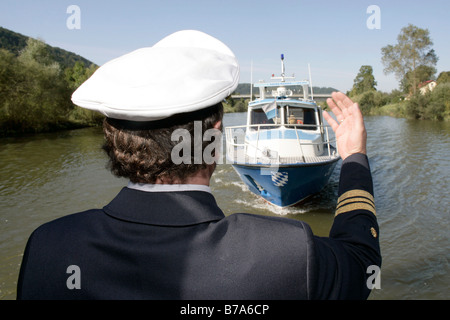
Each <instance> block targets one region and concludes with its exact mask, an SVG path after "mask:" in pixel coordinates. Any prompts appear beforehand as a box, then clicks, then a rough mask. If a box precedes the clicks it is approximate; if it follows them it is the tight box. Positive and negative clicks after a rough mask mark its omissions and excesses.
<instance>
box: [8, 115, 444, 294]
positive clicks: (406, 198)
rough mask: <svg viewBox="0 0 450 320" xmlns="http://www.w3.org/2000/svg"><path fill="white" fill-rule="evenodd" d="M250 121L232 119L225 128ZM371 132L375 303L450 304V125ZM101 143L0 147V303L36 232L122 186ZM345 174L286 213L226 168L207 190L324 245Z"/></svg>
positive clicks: (372, 122) (80, 134)
mask: <svg viewBox="0 0 450 320" xmlns="http://www.w3.org/2000/svg"><path fill="white" fill-rule="evenodd" d="M245 119H246V118H245V114H243V113H236V114H226V115H225V119H224V125H225V126H229V125H239V124H244V123H245ZM366 127H367V131H368V155H369V161H370V165H371V168H372V173H373V179H374V188H375V202H376V207H377V216H378V220H379V224H380V241H381V250H382V255H383V266H382V269H381V283H380V289H374V290H373V292H372V294H371V296H370V297H369V298H370V299H374V300H375V299H449V298H450V273H449V271H450V270H449V258H450V241H449V220H450V200H449V194H450V123H442V122H428V121H410V120H405V119H397V118H391V117H366ZM101 143H102V133H101V129H99V128H88V129H80V130H73V131H65V132H59V133H51V134H39V135H35V136H31V137H21V138H5V139H0V299H5V300H10V299H15V296H16V285H17V276H18V272H19V267H20V263H21V259H22V253H23V249H24V247H25V244H26V241H27V239H28V237H29V235H30V233H31V232H32V231H33V230H34V229H35V228H36V227H38V226H39V225H41V224H42V223H45V222H47V221H49V220H52V219H55V218H58V217H61V216H64V215H67V214H70V213H74V212H78V211H82V210H87V209H91V208H101V207H103V206H104V205H105V204H107V203H108V202H109V201H110V200H111V199H112V198H113V197H114V196H115V195H116V194H117V192H118V191H119V190H120V189H121V188H122V187H123V186H124V185H126V183H127V181H125V180H123V179H119V178H115V177H113V176H112V175H111V174H110V173H109V172H108V171H107V170H106V169H105V163H106V157H105V156H104V155H103V153H102V151H101V149H100V146H101ZM339 167H340V163H339V164H338V166H337V167H336V169H335V171H334V173H333V176H332V178H331V181H330V183H329V184H328V186H327V187H326V188H325V189H324V190H323V191H322V192H321V193H320V194H318V195H316V196H314V197H312V198H311V199H310V200H308V201H307V202H306V203H304V204H303V205H302V206H300V207H294V208H287V209H282V210H280V209H278V208H275V207H273V206H271V205H269V204H267V203H265V202H264V201H262V200H260V199H258V198H257V197H256V196H254V195H253V194H251V193H250V192H249V191H248V190H247V189H246V187H245V185H244V184H243V183H242V182H241V180H240V179H239V177H238V175H237V174H236V173H235V171H234V170H233V168H232V167H231V165H229V164H226V163H224V164H219V165H218V167H217V169H216V172H215V173H214V175H213V177H212V181H211V188H212V190H213V193H214V195H215V196H216V199H217V202H218V204H219V206H220V207H221V208H222V210H223V211H224V212H225V214H226V215H228V214H231V213H233V212H249V213H254V214H260V215H269V216H284V217H286V218H291V219H299V220H303V221H305V222H307V223H309V224H310V226H311V228H312V229H313V232H314V233H315V234H317V235H320V236H327V235H328V232H329V229H330V227H331V224H332V222H333V215H334V206H335V205H336V199H337V185H338V179H339ZM242 245H245V244H244V243H243V244H242ZM286 245H289V244H286Z"/></svg>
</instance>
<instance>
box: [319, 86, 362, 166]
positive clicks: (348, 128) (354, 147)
mask: <svg viewBox="0 0 450 320" xmlns="http://www.w3.org/2000/svg"><path fill="white" fill-rule="evenodd" d="M331 97H332V98H331V99H330V98H329V99H327V104H328V106H329V107H330V109H331V111H332V112H333V113H334V115H335V116H336V119H337V121H336V120H334V119H333V118H332V117H331V115H330V114H329V113H328V112H326V111H324V112H323V116H324V118H325V120H326V121H327V122H328V124H329V125H330V126H331V128H332V129H333V131H334V132H335V134H336V140H337V147H338V151H339V155H340V156H341V158H342V160H344V159H345V158H347V157H348V156H350V155H352V154H355V153H363V154H366V140H367V133H366V128H365V126H364V119H363V116H362V113H361V110H360V109H359V106H358V104H357V103H354V102H353V101H352V100H351V99H350V98H348V97H347V96H346V95H345V94H343V93H342V92H333V93H332V95H331Z"/></svg>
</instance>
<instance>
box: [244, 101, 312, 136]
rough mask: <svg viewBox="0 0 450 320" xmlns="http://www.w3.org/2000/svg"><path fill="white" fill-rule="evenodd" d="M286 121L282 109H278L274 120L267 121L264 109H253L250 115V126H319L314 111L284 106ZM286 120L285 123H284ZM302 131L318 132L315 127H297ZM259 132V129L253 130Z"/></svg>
mask: <svg viewBox="0 0 450 320" xmlns="http://www.w3.org/2000/svg"><path fill="white" fill-rule="evenodd" d="M283 108H285V110H284V112H283V113H284V119H282V118H281V116H282V112H281V111H282V110H281V107H280V106H278V107H277V113H276V116H275V117H274V118H271V119H267V115H266V113H265V112H264V110H262V109H253V110H252V111H251V115H250V124H262V125H264V124H285V125H297V126H298V125H302V124H307V125H317V122H316V114H315V110H314V109H310V108H299V107H290V106H284V107H283ZM282 120H284V121H282ZM297 128H299V129H302V130H316V129H317V127H314V126H301V127H297ZM253 129H254V130H257V128H253Z"/></svg>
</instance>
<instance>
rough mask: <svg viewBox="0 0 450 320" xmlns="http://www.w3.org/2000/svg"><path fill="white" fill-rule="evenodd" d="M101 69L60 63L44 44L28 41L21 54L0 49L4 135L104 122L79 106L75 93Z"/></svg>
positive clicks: (0, 114) (0, 107)
mask: <svg viewBox="0 0 450 320" xmlns="http://www.w3.org/2000/svg"><path fill="white" fill-rule="evenodd" d="M96 69H97V66H96V65H94V64H91V65H89V66H85V64H84V63H83V62H82V61H80V60H78V61H76V62H73V65H72V66H67V65H63V64H62V63H60V62H57V61H56V59H55V56H54V55H52V52H51V50H50V49H49V46H48V45H46V44H45V43H44V42H43V41H40V40H37V39H33V38H27V40H26V45H25V47H24V48H23V49H21V50H19V51H18V52H12V51H10V50H6V49H5V46H4V45H3V44H2V48H1V49H0V135H1V136H10V135H17V134H24V133H37V132H47V131H55V130H62V129H71V128H78V127H85V126H91V125H94V124H97V123H98V122H99V121H101V117H99V116H98V115H97V114H96V113H95V112H92V111H89V110H85V109H81V108H79V107H76V106H75V105H74V104H73V103H72V102H71V95H72V93H73V91H74V90H75V89H76V88H77V87H78V86H79V85H80V84H81V83H83V82H84V81H85V80H86V79H87V78H88V77H90V76H91V75H92V74H93V73H94V71H95V70H96Z"/></svg>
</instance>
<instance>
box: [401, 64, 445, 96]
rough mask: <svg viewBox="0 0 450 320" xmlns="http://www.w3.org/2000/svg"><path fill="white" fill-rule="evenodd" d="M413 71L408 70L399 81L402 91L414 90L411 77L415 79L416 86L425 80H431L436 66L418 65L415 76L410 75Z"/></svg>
mask: <svg viewBox="0 0 450 320" xmlns="http://www.w3.org/2000/svg"><path fill="white" fill-rule="evenodd" d="M412 73H413V71H408V72H407V73H406V75H405V77H404V78H403V79H402V80H401V81H400V88H401V89H402V91H403V92H404V93H409V94H411V93H413V92H414V89H413V88H414V83H413V82H412V81H413V79H416V81H417V82H416V83H417V86H418V85H419V84H420V83H422V82H425V81H428V80H431V79H433V78H434V76H435V75H436V68H434V67H430V66H424V65H421V66H418V67H417V68H416V71H415V74H416V75H415V76H413V75H412Z"/></svg>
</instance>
